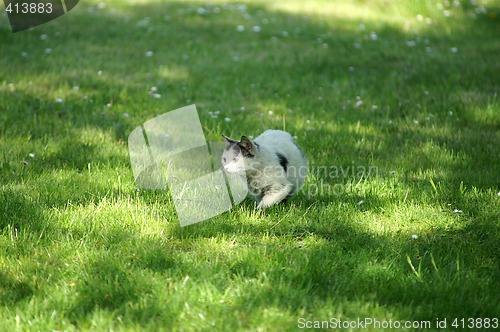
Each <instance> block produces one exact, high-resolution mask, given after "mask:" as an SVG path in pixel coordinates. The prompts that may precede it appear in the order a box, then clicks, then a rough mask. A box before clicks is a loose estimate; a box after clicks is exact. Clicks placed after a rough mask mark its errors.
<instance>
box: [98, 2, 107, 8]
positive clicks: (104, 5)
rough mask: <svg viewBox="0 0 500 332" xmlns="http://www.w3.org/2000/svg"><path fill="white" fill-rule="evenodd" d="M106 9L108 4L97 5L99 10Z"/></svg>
mask: <svg viewBox="0 0 500 332" xmlns="http://www.w3.org/2000/svg"><path fill="white" fill-rule="evenodd" d="M104 7H106V4H105V3H104V2H99V4H98V5H97V8H99V9H104Z"/></svg>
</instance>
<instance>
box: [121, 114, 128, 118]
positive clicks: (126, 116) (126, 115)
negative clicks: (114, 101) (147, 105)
mask: <svg viewBox="0 0 500 332" xmlns="http://www.w3.org/2000/svg"><path fill="white" fill-rule="evenodd" d="M122 116H123V117H124V118H128V117H130V114H128V113H123V114H122Z"/></svg>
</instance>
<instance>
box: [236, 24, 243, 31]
mask: <svg viewBox="0 0 500 332" xmlns="http://www.w3.org/2000/svg"><path fill="white" fill-rule="evenodd" d="M236 30H238V31H239V32H242V31H245V26H244V25H238V26H237V27H236Z"/></svg>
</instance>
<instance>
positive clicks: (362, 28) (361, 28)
mask: <svg viewBox="0 0 500 332" xmlns="http://www.w3.org/2000/svg"><path fill="white" fill-rule="evenodd" d="M364 29H365V25H364V24H363V23H361V24H360V25H359V30H361V31H363V30H364Z"/></svg>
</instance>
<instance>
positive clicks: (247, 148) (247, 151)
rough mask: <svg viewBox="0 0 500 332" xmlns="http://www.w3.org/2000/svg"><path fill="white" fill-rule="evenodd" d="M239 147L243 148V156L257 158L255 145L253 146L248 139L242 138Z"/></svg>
mask: <svg viewBox="0 0 500 332" xmlns="http://www.w3.org/2000/svg"><path fill="white" fill-rule="evenodd" d="M238 146H239V147H240V148H241V150H242V152H243V155H245V156H250V157H253V156H255V145H253V143H252V141H251V140H250V139H249V138H248V137H246V136H241V139H240V141H239V142H238Z"/></svg>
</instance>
